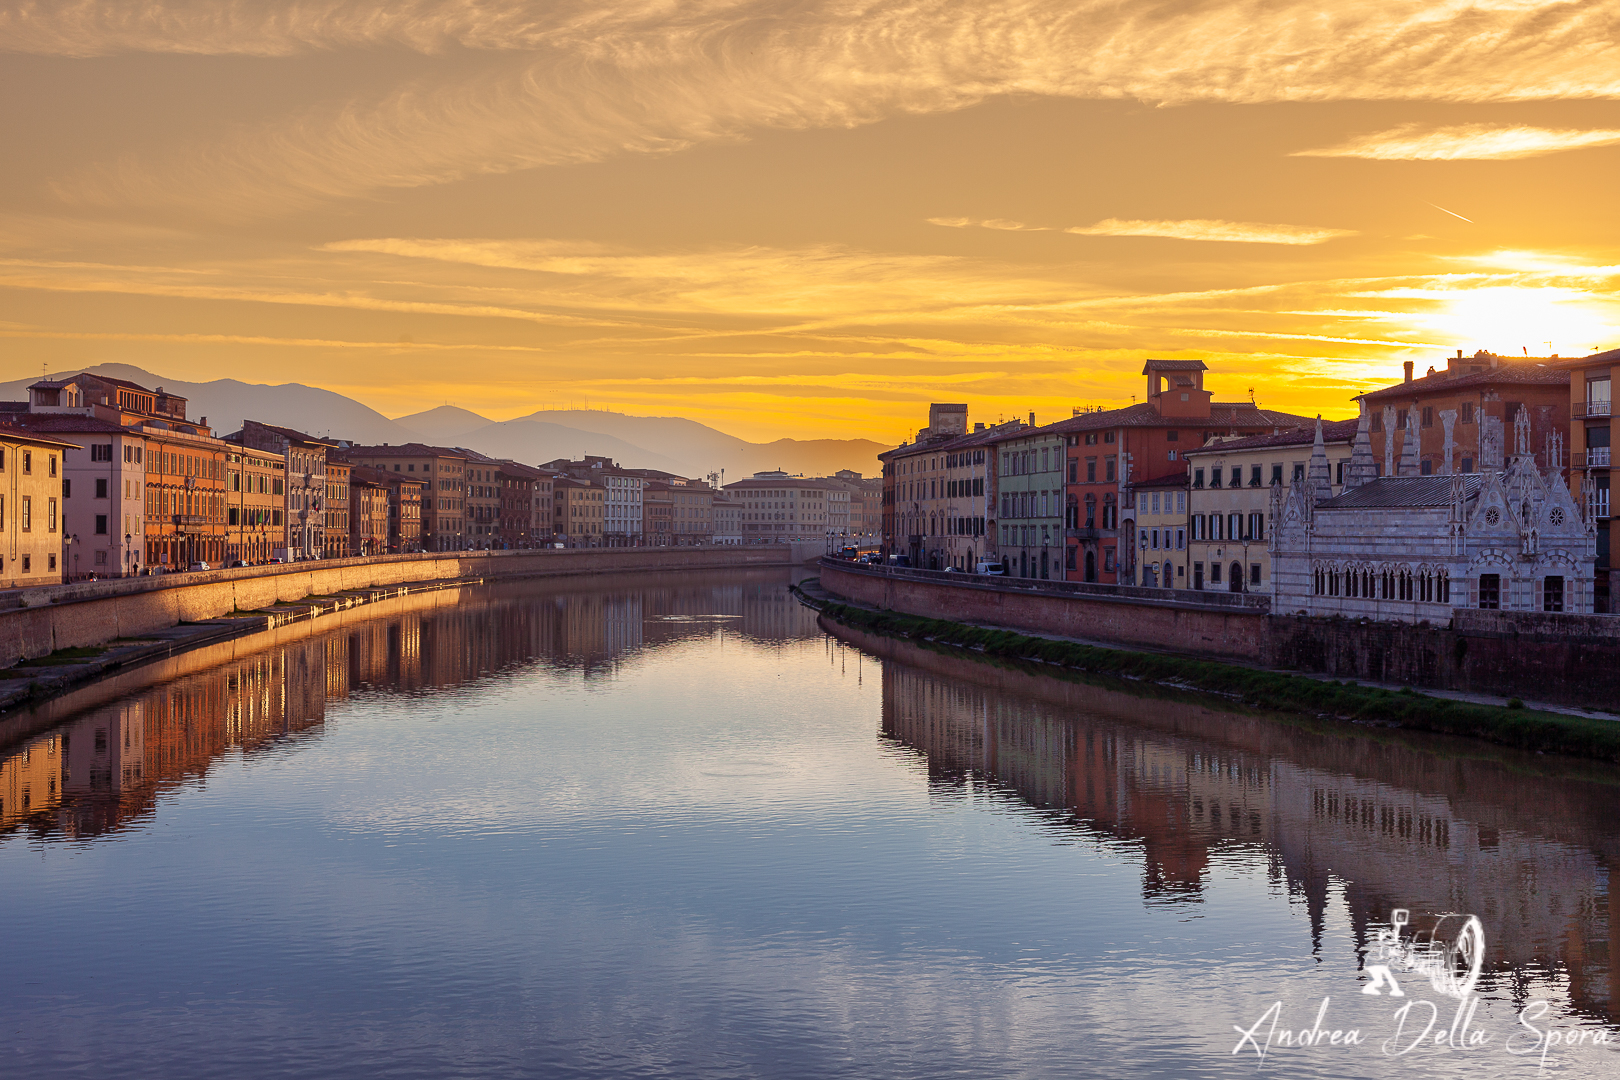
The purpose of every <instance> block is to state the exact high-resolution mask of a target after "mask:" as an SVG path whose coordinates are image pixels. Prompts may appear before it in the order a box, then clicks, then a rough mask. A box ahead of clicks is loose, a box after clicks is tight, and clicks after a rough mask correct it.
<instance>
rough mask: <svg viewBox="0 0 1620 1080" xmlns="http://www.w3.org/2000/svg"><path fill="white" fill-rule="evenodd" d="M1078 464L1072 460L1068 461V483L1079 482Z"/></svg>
mask: <svg viewBox="0 0 1620 1080" xmlns="http://www.w3.org/2000/svg"><path fill="white" fill-rule="evenodd" d="M1079 472H1080V463H1079V462H1078V461H1076V460H1075V459H1074V458H1070V459H1069V483H1071V484H1074V483H1078V482H1079Z"/></svg>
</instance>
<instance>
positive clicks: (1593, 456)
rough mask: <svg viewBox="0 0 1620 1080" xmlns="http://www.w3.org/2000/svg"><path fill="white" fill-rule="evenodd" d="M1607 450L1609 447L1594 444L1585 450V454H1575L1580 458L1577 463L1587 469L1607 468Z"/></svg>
mask: <svg viewBox="0 0 1620 1080" xmlns="http://www.w3.org/2000/svg"><path fill="white" fill-rule="evenodd" d="M1609 452H1610V447H1607V446H1594V447H1592V448H1591V449H1589V450H1587V451H1586V453H1585V454H1577V455H1576V456H1577V457H1580V458H1582V460H1581V461H1580V463H1579V464H1580V465H1584V466H1585V467H1586V468H1588V469H1596V468H1607V467H1608V465H1609Z"/></svg>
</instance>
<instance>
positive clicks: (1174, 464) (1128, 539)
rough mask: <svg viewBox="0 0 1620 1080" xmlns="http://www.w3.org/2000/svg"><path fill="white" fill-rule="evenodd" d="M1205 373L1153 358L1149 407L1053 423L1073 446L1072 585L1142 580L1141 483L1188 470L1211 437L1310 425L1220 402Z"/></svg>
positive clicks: (1067, 560)
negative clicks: (1137, 489)
mask: <svg viewBox="0 0 1620 1080" xmlns="http://www.w3.org/2000/svg"><path fill="white" fill-rule="evenodd" d="M1205 370H1207V369H1206V367H1205V365H1204V362H1203V361H1202V360H1149V361H1147V363H1146V364H1144V365H1143V367H1142V374H1143V375H1145V376H1147V400H1146V401H1145V402H1143V403H1141V404H1138V405H1132V406H1129V407H1128V408H1124V409H1109V410H1105V411H1099V412H1088V413H1079V414H1077V415H1076V416H1074V417H1072V418H1070V419H1068V420H1060V421H1059V422H1057V423H1056V424H1052V425H1050V428H1049V429H1048V430H1050V431H1052V432H1054V433H1057V434H1060V435H1062V436H1063V439H1064V442H1065V444H1066V446H1067V448H1068V476H1067V477H1066V481H1067V482H1066V485H1065V486H1066V491H1067V505H1066V506H1065V514H1066V520H1065V523H1064V524H1065V526H1066V528H1065V548H1066V550H1065V552H1064V566H1065V576H1066V577H1067V578H1068V579H1069V580H1070V581H1098V582H1107V583H1114V584H1130V583H1132V582H1133V581H1135V580H1136V578H1137V562H1138V559H1137V548H1138V546H1139V545H1138V536H1137V529H1136V520H1135V509H1136V503H1135V497H1134V495H1133V486H1134V485H1136V484H1138V483H1141V482H1144V481H1150V480H1156V479H1158V478H1159V477H1162V476H1166V475H1171V474H1175V473H1181V472H1184V471H1185V470H1186V468H1187V463H1186V457H1185V455H1186V452H1187V451H1188V450H1192V449H1196V448H1198V447H1200V446H1203V445H1204V444H1205V443H1207V442H1208V441H1209V440H1211V439H1214V438H1219V437H1242V436H1249V435H1263V434H1272V433H1277V432H1281V431H1286V430H1288V429H1290V428H1297V427H1299V426H1301V425H1303V424H1305V423H1307V422H1308V419H1307V418H1306V417H1303V416H1295V415H1293V414H1291V413H1283V412H1276V411H1274V410H1270V409H1262V408H1259V407H1258V406H1256V405H1254V404H1253V403H1252V402H1247V401H1242V402H1218V401H1212V400H1211V397H1212V396H1213V395H1212V394H1211V392H1210V391H1208V390H1205V389H1204V372H1205ZM1011 464H1012V467H1016V466H1017V464H1018V463H1017V462H1013V463H1011Z"/></svg>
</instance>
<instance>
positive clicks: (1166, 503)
mask: <svg viewBox="0 0 1620 1080" xmlns="http://www.w3.org/2000/svg"><path fill="white" fill-rule="evenodd" d="M1131 495H1132V496H1133V497H1134V498H1135V501H1136V531H1137V534H1138V535H1137V538H1136V551H1137V560H1136V561H1137V566H1138V571H1137V580H1136V584H1138V585H1142V586H1146V587H1147V588H1150V589H1152V588H1159V589H1185V588H1187V587H1188V581H1189V578H1188V577H1187V572H1188V571H1187V474H1186V473H1181V474H1179V475H1171V476H1164V477H1160V478H1158V479H1156V480H1149V481H1147V482H1146V483H1142V484H1132V485H1131Z"/></svg>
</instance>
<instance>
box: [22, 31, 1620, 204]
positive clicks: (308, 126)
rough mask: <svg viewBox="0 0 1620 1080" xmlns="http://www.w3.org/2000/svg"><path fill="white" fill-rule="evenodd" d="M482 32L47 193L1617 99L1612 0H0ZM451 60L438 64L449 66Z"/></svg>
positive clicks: (202, 42) (378, 34)
mask: <svg viewBox="0 0 1620 1080" xmlns="http://www.w3.org/2000/svg"><path fill="white" fill-rule="evenodd" d="M386 44H395V45H398V44H403V45H405V46H407V47H409V48H412V49H416V50H418V51H420V52H423V53H446V54H449V53H452V52H454V51H455V50H457V49H462V50H466V49H479V50H488V51H491V52H494V53H499V54H500V55H499V56H498V57H492V58H491V59H490V60H489V61H488V62H486V64H485V65H484V66H485V68H486V70H484V71H481V72H480V73H479V74H478V75H476V76H474V77H471V78H468V77H466V76H465V74H464V72H465V67H464V66H458V65H456V64H446V65H443V70H442V71H441V70H439V69H438V68H435V73H434V74H432V75H429V76H424V77H423V78H422V79H421V80H420V81H417V82H413V83H410V84H409V85H405V86H400V87H397V88H395V89H394V90H393V91H391V92H384V93H376V94H372V95H369V96H358V97H356V98H354V99H353V100H351V101H347V102H342V103H334V104H332V105H330V106H328V107H326V108H323V109H314V110H311V111H308V112H305V113H302V114H300V115H297V116H292V117H288V118H285V119H283V120H279V121H273V122H270V123H268V124H265V125H263V126H261V127H259V128H257V129H254V130H248V131H245V132H242V133H240V134H239V135H237V136H235V137H232V138H227V139H225V140H223V141H220V142H217V143H212V144H209V145H203V146H196V147H193V148H191V149H190V150H189V151H187V150H182V151H178V152H175V153H174V154H173V155H171V156H165V157H157V158H152V157H134V158H131V159H129V160H124V161H119V162H117V163H115V164H108V165H106V166H105V167H103V168H101V169H98V170H94V171H92V172H90V173H87V174H84V175H80V176H76V177H74V178H72V179H70V180H68V181H66V182H64V183H62V184H61V185H59V187H58V190H59V191H60V192H61V193H62V194H64V195H66V196H68V197H69V198H71V199H78V200H86V201H91V202H100V203H115V204H116V203H124V202H133V203H138V204H165V203H167V204H170V205H174V206H184V207H189V208H196V207H200V206H212V207H224V208H232V209H233V210H234V211H235V212H238V213H240V212H246V211H244V209H243V208H252V209H253V210H254V211H255V212H269V213H274V212H276V211H278V210H280V209H284V208H286V207H287V206H288V204H294V205H302V204H303V203H307V202H309V201H311V200H323V199H330V198H335V197H346V196H356V195H362V194H366V193H369V192H374V191H378V190H383V189H388V188H401V187H416V186H422V185H427V184H439V183H446V182H450V181H453V180H457V179H461V178H465V177H471V176H477V175H481V174H491V173H501V172H511V171H514V170H519V169H527V168H534V167H537V166H544V165H550V164H559V163H571V162H582V161H595V160H601V159H603V158H606V157H609V156H612V155H617V154H623V153H657V152H668V151H671V150H678V149H681V148H683V147H687V146H692V145H695V144H698V143H701V142H706V141H714V140H724V139H734V138H742V137H746V136H747V135H748V134H749V133H750V132H753V131H760V130H768V129H776V130H792V129H805V128H814V127H820V128H826V127H851V126H856V125H861V124H867V123H872V122H876V121H878V120H882V119H885V118H888V117H893V116H901V115H918V114H924V113H937V112H944V111H950V110H955V109H961V108H964V107H967V106H969V105H972V104H975V103H977V102H980V101H983V100H985V99H986V98H989V97H993V96H996V95H1005V94H1024V95H1045V96H1053V97H1070V98H1094V99H1114V98H1129V99H1136V100H1141V101H1148V102H1153V103H1178V102H1196V101H1209V102H1274V101H1327V100H1351V99H1356V100H1390V99H1400V100H1439V101H1505V100H1527V99H1556V98H1600V97H1615V96H1620V13H1617V12H1616V10H1615V9H1614V6H1613V5H1612V4H1602V3H1587V4H1580V3H1571V4H1560V5H1554V6H1550V7H1549V6H1547V5H1543V4H1532V3H1518V2H1511V0H1507V2H1494V3H1486V4H1480V3H1475V2H1472V0H1441V2H1440V3H1435V2H1432V0H1345V2H1344V3H1341V4H1337V5H1335V6H1334V8H1333V9H1332V10H1331V11H1330V12H1327V13H1324V12H1323V11H1322V10H1321V9H1320V6H1319V5H1316V4H1310V3H1306V2H1305V0H1233V2H1226V3H1216V4H1195V3H1190V2H1189V3H1170V4H1162V5H1158V6H1155V7H1151V8H1149V9H1143V8H1141V7H1140V6H1139V5H1121V4H1119V3H1117V2H1116V0H1078V2H1076V0H1006V2H1005V3H998V4H991V5H984V4H970V3H961V2H960V0H914V2H911V3H906V4H891V3H883V2H881V0H798V2H794V0H694V2H691V3H682V4H669V3H663V2H658V0H618V2H614V0H596V2H590V0H560V2H556V3H552V2H547V3H541V2H538V0H535V2H532V3H523V2H514V3H511V4H503V5H495V4H488V3H482V2H478V0H387V2H384V0H263V2H262V3H254V4H248V3H244V2H237V3H214V4H211V3H195V2H182V0H168V2H164V0H66V2H64V3H61V4H52V5H41V4H39V3H37V2H35V0H0V49H8V50H10V51H19V52H38V53H47V54H53V55H67V56H98V55H108V54H112V53H120V52H132V51H154V52H196V53H229V52H238V53H250V54H257V55H269V56H281V55H291V54H296V53H308V52H314V51H330V50H339V49H357V48H374V47H376V46H378V45H386ZM452 72H453V73H452Z"/></svg>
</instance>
